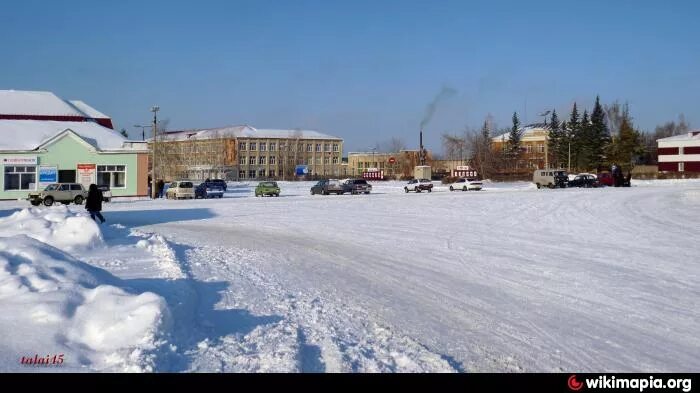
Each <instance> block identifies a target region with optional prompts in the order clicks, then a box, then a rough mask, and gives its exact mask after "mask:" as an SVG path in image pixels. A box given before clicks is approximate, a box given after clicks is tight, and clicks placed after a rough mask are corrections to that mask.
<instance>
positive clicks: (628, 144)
mask: <svg viewBox="0 0 700 393" xmlns="http://www.w3.org/2000/svg"><path fill="white" fill-rule="evenodd" d="M643 151H644V144H643V141H642V137H641V134H640V133H639V131H637V130H635V129H634V126H633V124H632V119H631V118H630V116H629V112H628V111H626V113H625V115H624V116H623V117H622V122H621V124H620V128H619V134H618V136H617V137H615V138H612V142H611V143H610V144H609V145H608V149H607V155H608V160H609V161H610V163H611V164H617V165H619V166H620V167H622V169H623V170H628V171H629V170H631V169H632V167H633V166H634V161H635V159H636V158H637V156H639V155H640V154H642V153H643Z"/></svg>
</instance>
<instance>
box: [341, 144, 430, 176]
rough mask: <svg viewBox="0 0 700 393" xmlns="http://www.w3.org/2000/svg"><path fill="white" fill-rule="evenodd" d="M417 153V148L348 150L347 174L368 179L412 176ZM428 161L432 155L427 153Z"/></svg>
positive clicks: (417, 157) (417, 162)
mask: <svg viewBox="0 0 700 393" xmlns="http://www.w3.org/2000/svg"><path fill="white" fill-rule="evenodd" d="M418 153H419V152H418V150H401V151H399V152H394V153H378V152H350V153H348V166H347V175H348V176H350V177H364V178H367V179H370V180H375V179H376V180H380V179H387V178H397V179H399V178H402V177H408V176H412V175H413V168H414V167H415V166H416V165H418V164H419V161H420V158H419V154H418ZM430 162H432V157H431V155H430V153H428V163H430Z"/></svg>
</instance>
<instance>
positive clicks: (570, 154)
mask: <svg viewBox="0 0 700 393" xmlns="http://www.w3.org/2000/svg"><path fill="white" fill-rule="evenodd" d="M579 126H580V121H579V114H578V107H577V105H576V103H575V102H574V107H573V108H572V109H571V115H570V116H569V122H568V123H567V124H566V131H567V132H566V134H565V138H564V139H565V145H566V153H567V154H566V162H567V168H569V169H570V165H569V163H571V165H574V166H575V165H576V156H577V153H576V152H577V142H578V140H577V138H578V137H579V131H580V130H579V128H580V127H579Z"/></svg>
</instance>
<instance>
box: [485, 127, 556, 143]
mask: <svg viewBox="0 0 700 393" xmlns="http://www.w3.org/2000/svg"><path fill="white" fill-rule="evenodd" d="M519 130H520V132H521V133H522V137H526V136H533V135H534V134H535V133H537V132H543V131H546V132H549V128H545V127H544V126H543V125H542V124H532V125H527V126H525V127H520V129H519ZM491 140H492V141H494V142H501V141H503V140H506V141H509V140H510V131H509V132H506V133H505V134H501V135H497V136H494V137H492V138H491Z"/></svg>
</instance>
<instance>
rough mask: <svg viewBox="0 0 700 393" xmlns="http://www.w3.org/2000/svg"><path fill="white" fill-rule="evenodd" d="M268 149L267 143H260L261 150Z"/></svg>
mask: <svg viewBox="0 0 700 393" xmlns="http://www.w3.org/2000/svg"><path fill="white" fill-rule="evenodd" d="M266 150H267V144H265V143H260V151H266Z"/></svg>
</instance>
